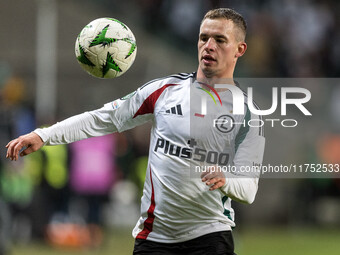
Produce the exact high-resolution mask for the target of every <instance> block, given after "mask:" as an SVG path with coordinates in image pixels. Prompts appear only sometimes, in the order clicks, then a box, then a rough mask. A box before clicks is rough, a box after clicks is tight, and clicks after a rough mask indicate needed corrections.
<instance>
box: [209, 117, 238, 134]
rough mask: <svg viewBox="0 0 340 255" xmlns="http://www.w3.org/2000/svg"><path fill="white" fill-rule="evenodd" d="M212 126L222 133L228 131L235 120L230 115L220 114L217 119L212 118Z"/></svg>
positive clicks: (232, 126)
mask: <svg viewBox="0 0 340 255" xmlns="http://www.w3.org/2000/svg"><path fill="white" fill-rule="evenodd" d="M213 125H214V127H215V128H217V130H218V131H220V132H222V133H229V132H230V131H232V130H233V129H234V126H235V120H234V118H233V117H231V116H230V115H221V116H220V117H218V118H217V119H214V123H213Z"/></svg>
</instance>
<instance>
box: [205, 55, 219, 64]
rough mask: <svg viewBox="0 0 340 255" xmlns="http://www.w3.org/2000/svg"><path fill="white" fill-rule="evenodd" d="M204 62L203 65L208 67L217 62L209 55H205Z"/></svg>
mask: <svg viewBox="0 0 340 255" xmlns="http://www.w3.org/2000/svg"><path fill="white" fill-rule="evenodd" d="M202 60H203V63H204V64H206V65H209V64H212V63H214V62H216V59H215V58H214V57H213V56H211V55H209V54H206V55H203V56H202Z"/></svg>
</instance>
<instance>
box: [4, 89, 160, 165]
mask: <svg viewBox="0 0 340 255" xmlns="http://www.w3.org/2000/svg"><path fill="white" fill-rule="evenodd" d="M160 86H162V84H160V83H151V84H150V85H148V86H143V87H141V88H140V89H138V90H137V91H135V92H133V93H131V94H130V95H129V96H127V97H124V98H121V99H118V100H115V101H113V102H110V103H107V104H105V105H104V106H103V107H102V108H100V109H97V110H94V111H90V112H85V113H82V114H79V115H76V116H73V117H70V118H68V119H66V120H63V121H61V122H58V123H56V124H54V125H52V126H50V127H48V128H38V129H36V130H34V131H33V132H32V133H30V134H27V135H24V136H20V137H18V138H17V139H14V140H12V141H10V142H9V143H8V144H7V146H6V147H7V155H6V157H7V158H10V159H11V160H17V159H18V156H19V152H20V151H21V150H22V149H23V148H24V147H26V149H25V150H23V151H22V152H20V156H25V155H28V154H30V153H32V152H34V151H36V150H38V149H39V148H41V147H42V146H43V145H58V144H68V143H72V142H75V141H79V140H82V139H86V138H90V137H95V136H103V135H107V134H110V133H114V132H117V131H118V132H122V131H124V130H127V129H131V128H133V127H135V126H138V125H141V124H143V123H145V122H147V121H148V120H150V119H152V118H153V107H154V104H155V101H157V99H155V95H156V96H157V98H158V97H159V96H160V94H162V93H161V92H160V90H159V89H160ZM155 91H156V93H154V92H155ZM161 91H163V90H161Z"/></svg>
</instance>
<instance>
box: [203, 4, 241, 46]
mask: <svg viewBox="0 0 340 255" xmlns="http://www.w3.org/2000/svg"><path fill="white" fill-rule="evenodd" d="M205 19H228V20H231V21H232V22H233V23H234V25H235V27H236V28H238V29H239V31H240V32H241V33H240V35H239V36H238V37H239V38H238V40H239V41H244V40H245V38H246V34H247V23H246V21H245V19H244V18H243V16H242V15H241V14H239V13H238V12H236V11H234V10H233V9H229V8H218V9H213V10H210V11H208V12H207V13H206V14H205V15H204V17H203V19H202V22H203V21H204V20H205Z"/></svg>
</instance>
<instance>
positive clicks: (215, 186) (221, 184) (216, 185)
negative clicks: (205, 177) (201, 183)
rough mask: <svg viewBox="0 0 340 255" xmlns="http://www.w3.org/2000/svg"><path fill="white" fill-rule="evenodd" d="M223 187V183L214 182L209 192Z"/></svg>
mask: <svg viewBox="0 0 340 255" xmlns="http://www.w3.org/2000/svg"><path fill="white" fill-rule="evenodd" d="M223 185H224V183H223V182H222V181H219V182H216V183H215V184H214V185H212V186H211V187H210V188H209V190H215V189H218V188H221V187H222V186H223Z"/></svg>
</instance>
